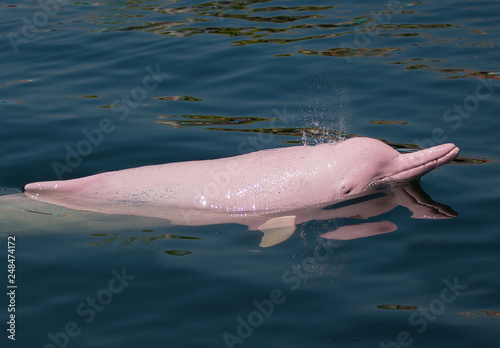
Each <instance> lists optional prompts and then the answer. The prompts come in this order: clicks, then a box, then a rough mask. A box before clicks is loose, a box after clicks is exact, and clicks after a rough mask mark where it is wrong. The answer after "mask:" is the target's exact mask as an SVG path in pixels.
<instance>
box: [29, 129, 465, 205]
mask: <svg viewBox="0 0 500 348" xmlns="http://www.w3.org/2000/svg"><path fill="white" fill-rule="evenodd" d="M458 153H459V149H458V148H457V147H456V146H455V145H453V144H443V145H439V146H435V147H432V148H429V149H425V150H421V151H416V152H411V153H408V154H400V153H399V152H397V151H396V150H394V149H393V148H392V147H390V146H389V145H387V144H385V143H383V142H381V141H379V140H376V139H371V138H352V139H349V140H346V141H344V142H341V143H338V144H333V143H328V144H321V145H316V146H293V147H287V148H279V149H272V150H263V151H257V152H253V153H249V154H245V155H240V156H235V157H229V158H222V159H216V160H205V161H192V162H179V163H169V164H161V165H152V166H145V167H139V168H132V169H125V170H119V171H114V172H108V173H102V174H97V175H92V176H88V177H84V178H80V179H73V180H64V181H48V182H36V183H31V184H28V185H26V187H25V194H26V195H27V196H28V197H30V198H33V199H37V200H40V201H43V202H47V203H52V204H57V205H61V206H65V207H68V208H72V209H81V210H90V211H95V212H102V213H108V214H127V213H128V211H133V210H134V209H135V210H137V209H138V208H139V207H142V208H143V209H151V210H152V211H154V210H155V209H156V210H168V209H174V208H175V209H188V210H190V211H193V210H194V211H196V210H202V211H204V212H207V211H213V212H214V213H221V212H223V213H230V214H242V215H243V214H247V213H276V212H284V211H290V210H296V209H303V208H308V207H317V206H321V205H322V204H325V203H327V202H333V201H336V200H341V199H345V198H348V197H351V196H355V195H357V194H360V193H362V192H364V191H366V190H367V189H370V188H373V187H375V186H377V185H379V184H383V183H391V182H402V181H407V180H411V179H415V178H419V177H421V176H422V175H424V174H426V173H428V172H429V171H431V170H433V169H435V168H437V167H439V166H441V165H443V164H446V163H448V162H449V161H451V160H453V159H455V158H456V157H457V156H458Z"/></svg>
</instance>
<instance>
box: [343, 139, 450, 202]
mask: <svg viewBox="0 0 500 348" xmlns="http://www.w3.org/2000/svg"><path fill="white" fill-rule="evenodd" d="M333 150H334V151H335V153H336V155H335V163H334V165H335V166H336V167H337V170H338V171H339V172H340V174H341V175H340V177H339V178H338V179H339V181H338V182H337V183H336V185H338V186H339V187H337V190H338V191H337V192H340V196H341V198H344V197H346V196H352V195H355V194H358V193H361V192H364V191H366V190H367V189H369V188H373V187H377V186H379V185H382V184H391V183H397V182H404V181H409V180H411V179H417V178H419V177H421V176H422V175H424V174H426V173H428V172H430V171H431V170H433V169H435V168H437V167H439V166H442V165H443V164H446V163H448V162H450V161H451V160H453V159H455V158H456V157H457V156H458V153H459V149H458V147H456V146H455V145H454V144H443V145H438V146H434V147H431V148H428V149H424V150H420V151H415V152H410V153H406V154H401V153H399V152H398V151H396V150H394V149H393V148H392V147H391V146H389V145H387V144H385V143H383V142H382V141H380V140H376V139H372V138H361V137H359V138H351V139H349V140H346V141H343V142H341V143H339V144H338V145H336V146H335V147H334V148H333Z"/></svg>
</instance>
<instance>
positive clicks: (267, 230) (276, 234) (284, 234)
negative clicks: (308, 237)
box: [258, 216, 295, 248]
mask: <svg viewBox="0 0 500 348" xmlns="http://www.w3.org/2000/svg"><path fill="white" fill-rule="evenodd" d="M258 229H259V230H260V231H262V233H264V236H263V237H262V241H261V242H260V244H259V246H260V247H261V248H268V247H271V246H273V245H276V244H279V243H281V242H284V241H285V240H287V239H288V238H290V236H291V235H292V234H293V232H295V216H280V217H278V218H274V219H271V220H268V221H266V222H265V223H264V224H262V225H260V226H259V227H258Z"/></svg>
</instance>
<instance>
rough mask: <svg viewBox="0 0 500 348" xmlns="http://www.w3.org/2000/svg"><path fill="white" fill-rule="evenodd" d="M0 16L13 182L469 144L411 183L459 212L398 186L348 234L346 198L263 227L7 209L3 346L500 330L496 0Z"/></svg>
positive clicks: (290, 343)
mask: <svg viewBox="0 0 500 348" xmlns="http://www.w3.org/2000/svg"><path fill="white" fill-rule="evenodd" d="M0 38H1V40H0V47H1V50H0V61H1V62H2V72H1V74H0V144H1V146H0V164H1V165H0V188H1V189H2V190H3V193H4V194H5V195H4V196H3V197H5V196H8V195H11V194H19V193H20V190H21V188H22V187H23V186H24V185H25V184H27V183H29V182H35V181H41V180H57V179H72V178H77V177H83V176H87V175H92V174H96V173H101V172H107V171H112V170H118V169H124V168H131V167H138V166H142V165H150V164H159V163H169V162H177V161H189V160H200V159H213V158H221V157H227V156H234V155H238V154H242V153H246V152H250V151H255V150H261V149H267V148H275V147H286V146H293V145H301V144H303V143H307V144H315V143H317V142H324V141H333V140H338V139H344V138H348V137H354V136H368V137H373V138H378V139H382V140H384V141H386V142H387V143H389V144H390V145H392V146H393V147H394V148H396V149H398V150H400V151H402V152H405V151H412V150H414V149H418V148H424V147H430V146H434V145H439V144H442V143H445V142H452V143H455V144H456V145H457V146H459V147H460V149H461V154H460V157H459V158H458V159H457V160H456V161H454V162H453V163H452V164H449V165H446V166H444V167H442V168H440V169H439V170H436V171H434V172H432V173H429V174H428V175H426V176H425V177H423V178H422V180H421V181H420V183H419V185H420V187H421V189H422V190H423V191H424V192H425V193H426V194H427V195H429V196H430V197H432V198H431V200H432V201H433V202H439V203H440V204H443V205H445V206H446V207H447V208H445V209H449V210H447V211H452V212H455V214H453V215H456V217H453V218H449V219H414V218H411V215H412V213H411V212H410V211H409V210H408V209H406V208H404V207H398V208H396V209H393V210H390V211H388V212H385V213H384V214H382V215H380V216H377V217H374V218H372V219H371V220H369V221H373V222H377V221H383V220H387V221H391V222H392V223H394V224H395V225H397V226H398V229H397V230H396V231H395V232H392V233H386V234H381V235H377V236H373V237H368V238H361V239H354V240H346V241H339V240H329V239H324V238H321V237H320V235H321V234H323V233H325V232H328V231H331V230H335V229H336V228H338V227H339V226H344V225H349V224H356V223H359V222H360V221H358V219H354V218H352V217H351V218H344V219H335V220H331V221H319V222H318V221H311V222H308V223H305V224H302V225H299V226H298V227H297V230H296V232H295V233H294V234H293V235H292V236H291V237H290V238H289V239H288V240H286V241H284V242H283V243H280V244H277V245H275V246H273V247H270V248H261V247H259V243H260V241H261V236H262V234H261V232H259V231H250V230H248V228H247V227H246V226H242V225H236V224H227V225H209V226H195V227H193V226H191V227H189V226H172V225H170V224H168V223H166V222H165V223H164V224H163V223H159V222H158V221H157V220H154V221H153V220H147V219H145V220H144V221H142V220H141V222H140V223H136V224H133V223H132V222H129V221H128V220H126V219H125V218H124V220H123V221H124V222H123V223H122V224H121V225H120V224H116V221H115V222H113V223H111V221H109V218H106V217H103V218H102V221H100V222H92V223H91V222H89V223H88V224H85V223H61V221H62V222H64V221H66V220H64V219H65V218H64V217H61V216H59V217H58V216H55V215H40V214H38V215H37V214H36V213H32V212H31V213H30V212H22V213H23V214H24V215H22V216H26V218H25V220H22V221H24V222H25V223H23V222H22V221H21V222H16V221H14V215H16V214H17V215H19V211H18V210H16V211H13V212H12V215H9V214H7V215H6V214H3V215H1V216H2V219H3V220H4V221H1V222H0V232H1V236H2V237H1V242H0V259H2V260H3V261H2V262H0V267H2V270H1V272H0V273H1V274H2V275H1V280H0V284H2V286H3V293H4V294H5V295H3V296H2V297H1V298H2V299H1V301H0V303H1V306H0V318H1V322H2V323H3V324H2V327H3V330H2V336H3V337H1V338H0V339H1V340H2V347H3V346H9V347H46V348H53V347H95V348H97V347H164V346H168V347H240V346H242V347H273V346H283V347H285V346H286V347H391V348H395V347H409V346H411V347H495V346H497V345H498V337H499V336H498V333H499V331H498V327H499V323H500V321H499V320H500V314H499V313H500V300H499V297H498V294H499V290H500V274H499V268H498V262H499V256H498V255H499V254H498V250H499V247H500V234H499V230H498V219H497V216H498V212H497V211H498V207H499V197H500V188H499V185H498V183H499V181H498V178H499V169H500V167H499V164H498V158H499V157H500V145H499V141H498V139H499V138H498V134H499V131H500V118H499V117H498V112H499V110H500V99H499V96H500V94H499V91H500V81H499V78H500V65H499V60H498V46H499V38H500V15H499V11H498V3H497V2H495V1H480V2H478V1H441V2H400V1H392V0H390V1H371V2H369V3H366V2H362V1H349V2H348V1H343V2H331V1H321V0H318V1H312V2H304V1H302V2H301V1H296V0H288V1H278V0H276V1H271V0H247V1H212V2H203V1H200V0H192V1H183V0H178V1H154V0H153V1H141V0H137V1H115V0H110V1H95V2H94V1H66V0H61V1H56V0H46V1H38V2H37V1H26V0H17V1H14V2H8V3H3V4H2V5H0ZM3 197H2V198H3ZM423 204H425V202H424V203H423ZM1 208H2V209H4V211H9V209H11V208H12V207H11V206H9V205H7V204H4V205H3V206H2V207H1ZM12 209H14V208H12ZM16 209H17V208H16ZM17 215H16V216H17ZM50 219H52V220H50ZM68 219H69V217H68ZM361 222H364V221H361ZM117 226H118V227H117ZM9 235H10V236H13V237H15V252H14V251H11V252H10V253H9V251H8V250H9V244H8V236H9ZM11 250H12V248H11ZM12 253H14V255H15V276H16V278H15V284H16V285H17V288H16V289H15V294H16V297H15V312H14V313H13V312H9V308H11V307H9V303H10V302H9V301H10V297H9V296H8V295H7V293H8V292H9V291H10V290H11V289H10V288H7V286H9V283H8V280H9V279H10V278H8V275H9V272H8V270H9V268H8V267H9V264H12V262H10V263H9V262H8V256H7V255H8V254H12ZM11 269H12V267H11ZM10 314H15V336H12V333H9V331H7V330H6V329H8V328H9V327H10V325H9V324H7V321H9V320H10ZM9 335H10V336H11V338H9ZM12 338H15V341H14V340H13V339H12Z"/></svg>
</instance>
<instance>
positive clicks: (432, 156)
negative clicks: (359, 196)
mask: <svg viewBox="0 0 500 348" xmlns="http://www.w3.org/2000/svg"><path fill="white" fill-rule="evenodd" d="M459 152H460V149H459V148H458V147H456V146H455V145H454V144H443V145H439V146H434V147H431V148H429V149H425V150H420V151H416V152H411V153H408V154H402V155H400V156H399V157H398V158H397V160H396V163H395V168H394V171H393V172H392V173H390V174H388V175H384V176H382V177H379V178H377V179H374V180H373V181H372V182H371V183H370V185H369V186H374V185H378V184H380V183H388V182H402V181H408V180H412V179H417V178H419V177H421V176H422V175H424V174H426V173H428V172H430V171H431V170H433V169H436V168H437V167H440V166H442V165H443V164H446V163H448V162H450V161H452V160H454V159H455V158H456V157H457V156H458V154H459Z"/></svg>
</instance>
